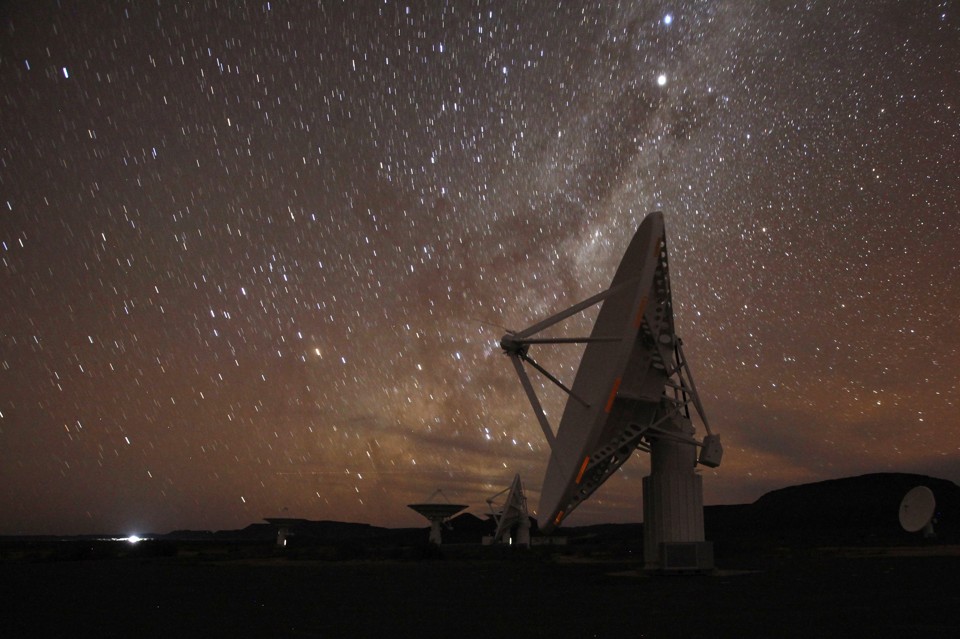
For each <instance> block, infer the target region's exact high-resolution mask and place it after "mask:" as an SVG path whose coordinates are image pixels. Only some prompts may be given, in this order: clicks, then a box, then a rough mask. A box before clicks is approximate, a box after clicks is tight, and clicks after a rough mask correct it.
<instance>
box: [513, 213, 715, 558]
mask: <svg viewBox="0 0 960 639" xmlns="http://www.w3.org/2000/svg"><path fill="white" fill-rule="evenodd" d="M601 303H602V306H601V308H600V311H599V313H598V315H597V319H596V322H595V323H594V326H593V330H592V332H591V335H590V337H586V338H583V337H573V338H538V337H535V336H536V335H537V334H538V333H541V332H542V331H544V330H545V329H547V328H549V327H551V326H554V325H555V324H558V323H559V322H561V321H563V320H565V319H567V318H569V317H572V316H574V315H576V314H577V313H580V312H582V311H584V310H586V309H587V308H590V307H591V306H594V305H596V304H601ZM564 343H566V344H569V343H583V344H586V349H585V350H584V353H583V357H582V359H581V361H580V365H579V367H578V369H577V373H576V376H575V378H574V382H573V386H572V388H568V387H567V386H565V385H564V384H563V383H562V382H561V381H560V380H558V379H557V378H556V377H555V376H553V375H552V374H551V373H549V372H548V371H546V370H545V369H544V368H543V367H542V366H540V365H539V364H538V363H537V362H536V361H534V360H533V358H532V357H531V356H530V354H529V351H530V347H531V346H533V345H537V344H564ZM500 345H501V347H502V348H503V350H504V352H505V353H506V354H507V355H509V356H510V359H511V361H512V363H513V365H514V368H515V369H516V372H517V375H518V376H519V377H520V382H521V384H522V385H523V388H524V390H525V391H526V393H527V396H528V398H529V400H530V403H531V405H532V407H533V410H534V413H535V414H536V417H537V420H538V421H539V423H540V427H541V429H542V430H543V433H544V436H545V437H546V438H547V442H548V443H549V444H550V449H551V454H550V461H549V463H548V466H547V472H546V476H545V477H544V481H543V489H542V493H541V498H540V506H539V509H538V523H539V526H540V529H541V530H543V531H544V532H547V533H549V532H551V531H552V530H553V529H554V528H556V527H557V526H559V525H560V524H561V522H562V521H563V520H564V518H566V517H567V516H568V515H569V514H570V513H571V512H572V511H573V510H574V509H575V508H576V507H577V506H578V505H579V504H581V503H582V502H583V501H584V500H585V499H586V498H587V497H589V496H590V495H591V494H593V492H594V491H595V490H597V488H599V487H600V486H601V485H602V484H603V483H604V482H605V481H606V480H607V479H608V478H609V477H610V476H611V475H612V474H613V472H614V471H616V470H617V469H618V468H619V467H620V466H621V465H623V463H624V462H625V461H626V460H627V459H628V458H629V457H630V455H631V454H632V453H633V451H634V450H635V449H637V448H639V449H640V450H643V451H647V452H650V453H651V469H652V473H651V477H648V478H647V480H645V483H644V512H645V514H644V522H645V530H646V529H651V530H653V529H654V528H658V527H659V528H663V530H662V531H661V532H662V533H663V534H659V533H657V534H654V537H653V538H650V539H648V541H649V542H652V543H653V544H655V545H657V546H659V544H660V543H662V542H671V541H678V542H680V541H682V542H687V541H700V540H702V539H703V508H702V486H701V484H700V476H699V475H695V474H694V472H693V470H694V467H695V466H696V464H697V463H699V464H701V465H704V466H708V467H716V466H719V464H720V459H721V457H722V452H723V451H722V447H721V446H720V439H719V436H718V435H715V434H713V433H712V432H711V430H710V426H709V424H708V422H707V420H706V417H705V415H704V412H703V408H702V406H701V404H700V399H699V397H698V396H697V392H696V388H695V386H694V384H693V378H692V376H691V374H690V369H689V367H688V365H687V361H686V359H685V357H684V354H683V347H682V342H681V340H680V339H679V338H678V337H677V335H676V333H675V332H674V322H673V302H672V299H671V294H670V276H669V271H668V269H667V241H666V235H665V232H664V225H663V215H662V214H661V213H650V214H649V215H647V216H646V217H645V218H644V220H643V222H642V223H641V224H640V227H639V228H638V229H637V232H636V234H635V235H634V237H633V240H632V241H631V242H630V245H629V247H628V248H627V251H626V253H625V254H624V256H623V259H622V261H621V262H620V266H619V267H618V268H617V271H616V274H615V275H614V277H613V281H612V283H611V284H610V287H609V288H608V289H607V290H605V291H603V292H601V293H599V294H597V295H594V296H593V297H591V298H589V299H587V300H584V301H583V302H580V303H579V304H575V305H574V306H572V307H570V308H568V309H567V310H565V311H562V312H560V313H557V314H556V315H554V316H552V317H549V318H547V319H545V320H543V321H541V322H539V323H537V324H534V325H533V326H531V327H530V328H527V329H525V330H522V331H518V332H508V333H507V334H506V335H504V336H503V338H502V339H501V341H500ZM524 363H526V364H529V365H530V366H532V367H533V368H534V369H536V370H537V371H539V372H540V373H541V374H543V375H544V376H545V377H547V379H549V380H550V381H551V382H553V383H554V384H556V385H557V386H559V387H560V388H561V389H563V390H564V391H565V392H566V393H567V394H568V399H567V402H566V406H565V408H564V411H563V415H562V417H561V419H560V424H559V426H558V428H557V431H556V434H554V431H553V428H552V427H551V425H550V423H549V421H548V420H547V417H546V414H545V413H544V411H543V409H542V407H541V405H540V401H539V399H538V398H537V395H536V393H535V391H534V389H533V385H532V383H531V381H530V379H529V377H528V376H527V373H526V369H525V367H524ZM694 414H696V415H698V416H699V418H700V422H702V424H703V427H704V429H705V430H706V436H705V437H704V438H703V440H702V441H698V440H697V439H695V437H694V433H695V429H694V426H693V421H692V417H693V416H694ZM696 448H700V455H699V459H698V458H697V456H696ZM678 482H679V483H678ZM648 484H649V486H648ZM651 486H652V487H651ZM671 486H673V487H672V488H671ZM648 488H650V490H649V491H648ZM648 492H649V493H650V494H647V493H648ZM671 493H673V494H674V496H671ZM686 502H689V504H686ZM669 513H674V514H669ZM676 513H681V514H680V515H676ZM647 535H648V533H647V532H645V537H647ZM651 552H654V553H659V548H657V549H654V550H652V551H651Z"/></svg>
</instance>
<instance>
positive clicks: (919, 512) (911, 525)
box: [900, 486, 937, 537]
mask: <svg viewBox="0 0 960 639" xmlns="http://www.w3.org/2000/svg"><path fill="white" fill-rule="evenodd" d="M936 507H937V500H936V498H935V497H934V496H933V491H932V490H930V489H929V488H927V487H926V486H917V487H916V488H912V489H911V490H910V491H909V492H908V493H907V494H906V495H904V496H903V499H902V500H901V501H900V525H901V526H902V527H903V529H904V530H906V531H907V532H920V531H921V530H922V531H923V534H924V536H925V537H932V536H933V515H934V511H935V509H936Z"/></svg>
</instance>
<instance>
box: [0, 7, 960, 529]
mask: <svg viewBox="0 0 960 639" xmlns="http://www.w3.org/2000/svg"><path fill="white" fill-rule="evenodd" d="M0 19H2V34H0V88H2V96H0V100H2V102H0V241H2V245H0V259H2V284H0V332H2V335H0V534H15V533H60V534H67V533H88V532H108V531H109V532H134V531H138V532H146V531H156V532H166V531H169V530H173V529H180V528H194V529H224V528H237V527H242V526H245V525H247V524H249V523H253V522H256V521H258V520H260V519H261V518H262V517H267V516H281V515H282V516H289V517H304V518H310V519H336V520H346V521H360V522H369V523H373V524H377V525H387V526H408V525H414V526H418V525H423V524H425V522H424V521H423V520H422V519H420V518H419V517H418V516H417V515H416V514H415V513H413V512H412V511H410V510H408V509H407V507H406V504H408V503H411V502H414V501H420V500H423V499H425V498H426V497H427V496H429V495H430V494H431V493H432V492H433V491H434V490H435V489H436V488H442V489H443V492H444V494H445V495H446V496H447V497H448V498H449V499H450V500H452V501H456V502H460V503H465V504H470V505H471V508H472V510H473V511H474V512H476V513H477V514H480V513H482V512H483V511H484V509H485V507H486V506H485V504H484V499H485V498H487V497H489V496H491V495H492V494H494V493H496V492H498V491H500V490H502V489H504V488H506V487H507V486H508V485H509V482H510V480H511V479H512V477H513V475H514V473H517V472H519V473H520V474H521V476H522V477H523V479H524V482H525V484H526V488H527V493H528V497H529V499H530V505H531V507H532V508H533V509H535V508H536V505H537V502H538V497H539V489H540V482H541V480H542V477H543V473H544V470H545V465H546V461H547V455H548V450H547V447H546V443H545V441H544V438H543V435H542V433H541V432H540V429H539V426H538V424H537V422H536V419H535V417H534V415H533V413H532V411H531V410H530V408H529V404H528V403H527V400H526V398H525V396H524V395H523V393H522V389H521V387H520V384H519V382H518V381H517V379H516V376H515V374H514V372H513V370H512V367H511V365H510V362H509V360H508V359H507V358H506V357H505V356H504V355H503V354H502V353H501V351H500V349H499V348H498V345H497V343H498V341H499V338H500V336H501V335H502V334H503V332H504V328H502V327H508V328H512V329H522V328H525V327H527V326H528V325H530V324H533V323H534V322H535V321H537V320H539V319H541V318H543V317H545V316H547V315H549V314H552V313H553V312H556V311H559V310H562V309H563V308H565V307H566V306H569V305H571V304H573V303H575V302H577V301H579V300H581V299H583V298H586V297H588V296H590V295H593V294H595V293H597V292H599V291H600V290H602V289H604V288H605V287H606V286H607V284H608V283H609V281H610V279H611V278H612V276H613V272H614V269H615V268H616V265H617V263H618V262H619V260H620V257H621V256H622V254H623V251H624V250H625V249H626V246H627V244H628V242H629V240H630V238H631V237H632V235H633V233H634V231H635V230H636V228H637V226H638V225H639V222H640V220H641V219H642V218H643V216H644V215H645V213H647V212H648V211H652V210H662V211H663V212H664V215H665V220H666V228H667V237H668V244H669V250H670V268H671V277H672V283H673V296H674V305H675V312H676V322H677V330H678V333H679V334H680V335H681V337H683V339H684V342H685V347H686V353H687V356H688V358H689V360H690V363H691V366H692V368H693V373H694V377H695V380H696V382H697V386H698V388H699V390H700V393H701V397H702V400H703V403H704V406H705V408H706V411H707V414H708V416H709V417H710V420H711V425H712V426H713V427H714V429H715V430H716V431H717V432H719V433H721V436H722V439H723V442H724V448H725V457H724V462H723V465H722V466H721V467H720V468H718V469H716V470H711V469H704V470H703V471H702V472H703V474H704V489H705V500H706V503H708V504H715V503H741V502H748V501H752V500H754V499H756V498H757V497H759V496H760V495H761V494H763V493H764V492H766V491H767V490H770V489H773V488H778V487H783V486H787V485H791V484H796V483H802V482H809V481H817V480H823V479H829V478H835V477H843V476H848V475H855V474H862V473H867V472H885V471H896V472H901V471H902V472H918V473H924V474H930V475H934V476H938V477H943V478H947V479H951V480H953V481H960V417H958V404H960V321H958V315H960V189H958V175H960V151H958V149H960V113H958V111H960V5H958V3H957V2H953V1H945V2H936V1H929V2H921V1H917V2H875V1H872V0H862V1H856V2H852V1H851V2H842V1H839V0H833V1H829V2H827V1H824V2H769V3H767V2H740V1H739V0H731V1H728V2H713V1H709V2H679V1H678V2H666V3H661V2H606V1H604V2H596V3H589V4H588V3H580V2H563V3H560V2H524V1H511V2H487V1H481V2H475V1H469V2H468V1H452V0H449V1H447V2H442V1H441V0H437V1H431V2H399V3H398V2H393V1H392V0H390V1H387V2H384V1H379V2H372V1H371V2H365V1H357V2H334V1H332V0H331V1H327V0H322V1H320V2H315V3H307V2H282V1H271V2H251V3H240V2H232V1H230V0H218V1H214V0H208V1H205V2H166V1H162V2H160V1H151V2H119V1H118V2H109V3H106V2H80V1H77V2H67V1H64V2H48V1H43V2H26V1H23V2H8V3H4V4H3V8H2V9H0ZM589 327H590V318H589V317H584V318H580V319H575V320H573V321H571V322H569V323H568V325H567V326H566V327H565V328H564V329H563V331H562V333H563V334H566V335H575V334H577V333H581V334H582V333H586V332H588V331H589ZM578 358H579V352H578V350H577V348H576V347H569V346H562V347H553V348H552V349H542V350H540V351H538V352H537V359H538V360H541V361H542V362H543V363H545V364H546V365H547V366H548V367H549V368H550V369H551V370H552V371H554V372H555V373H557V374H558V375H559V376H560V377H561V378H563V379H565V380H566V381H572V379H573V373H574V370H575V366H576V364H577V361H578ZM543 396H544V398H545V403H546V407H547V410H548V413H549V414H550V415H551V417H552V418H553V419H554V420H558V418H559V414H560V412H561V408H562V402H563V399H564V398H563V396H562V395H561V394H560V393H558V392H555V390H554V389H553V388H552V387H551V388H550V389H546V388H545V390H544V393H543ZM648 468H649V459H648V458H647V457H646V456H645V455H642V454H638V455H636V456H635V457H634V458H633V459H631V460H630V461H629V462H628V463H627V464H626V465H625V466H624V467H623V469H622V470H621V471H620V472H619V473H618V474H617V475H616V476H615V477H614V478H613V479H611V480H610V481H609V482H608V483H607V484H606V485H605V486H603V487H602V488H601V489H600V490H599V491H597V493H596V494H595V495H594V496H593V498H591V500H590V501H588V502H586V503H585V504H583V505H582V506H581V507H580V508H579V509H578V510H577V512H576V513H574V514H573V515H572V516H571V517H570V518H569V519H568V520H567V523H568V524H569V525H578V524H585V523H595V522H618V521H639V520H640V519H641V501H640V493H641V490H640V478H641V477H642V476H643V475H645V474H647V472H648Z"/></svg>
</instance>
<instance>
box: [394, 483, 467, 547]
mask: <svg viewBox="0 0 960 639" xmlns="http://www.w3.org/2000/svg"><path fill="white" fill-rule="evenodd" d="M437 495H440V496H442V497H443V498H444V499H445V500H446V499H447V497H446V495H444V494H443V491H441V490H440V489H439V488H438V489H437V490H435V491H434V493H433V494H432V495H430V497H428V498H427V501H425V502H423V503H420V504H409V505H408V506H407V508H410V509H411V510H414V511H416V512H417V513H419V514H420V515H422V516H423V517H425V518H426V519H427V520H428V521H429V522H430V543H432V544H436V545H438V546H439V545H440V543H441V534H440V528H441V526H442V524H443V522H445V521H446V520H448V519H450V518H451V517H453V516H454V515H456V514H457V513H458V512H460V511H461V510H463V509H465V508H466V507H467V506H466V505H464V504H451V503H450V502H449V501H444V502H436V501H432V500H433V499H434V498H435V497H436V496H437Z"/></svg>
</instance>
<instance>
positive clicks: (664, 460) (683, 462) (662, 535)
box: [643, 423, 704, 570]
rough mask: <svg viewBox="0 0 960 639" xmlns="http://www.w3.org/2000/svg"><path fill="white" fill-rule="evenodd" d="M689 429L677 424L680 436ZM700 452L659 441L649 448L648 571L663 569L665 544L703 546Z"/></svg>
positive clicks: (645, 487)
mask: <svg viewBox="0 0 960 639" xmlns="http://www.w3.org/2000/svg"><path fill="white" fill-rule="evenodd" d="M685 426H686V427H689V428H690V431H692V430H693V428H692V426H690V425H689V423H688V424H686V425H677V424H674V425H673V428H676V434H677V435H678V436H681V437H682V436H686V435H688V434H689V433H686V432H684V431H685V430H686V428H685ZM696 464H697V449H696V447H695V446H693V445H692V444H689V443H685V442H681V441H677V440H675V439H672V438H667V437H657V438H656V439H654V440H653V442H652V444H651V447H650V475H649V476H648V477H644V478H643V560H644V566H645V568H646V569H648V570H658V569H664V568H666V567H667V566H666V565H665V564H664V561H663V559H664V558H663V557H662V556H661V555H662V550H663V544H671V543H677V542H703V541H704V531H703V479H702V478H701V476H700V475H698V474H697V473H695V472H694V469H695V468H696Z"/></svg>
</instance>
